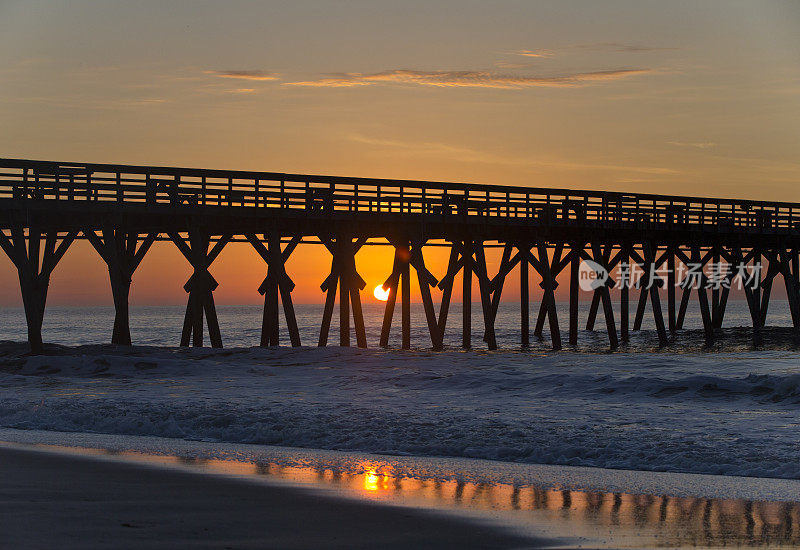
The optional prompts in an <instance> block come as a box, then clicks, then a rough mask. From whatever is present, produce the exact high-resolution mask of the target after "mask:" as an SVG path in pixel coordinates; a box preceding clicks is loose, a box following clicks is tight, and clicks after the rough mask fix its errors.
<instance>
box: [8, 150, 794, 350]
mask: <svg viewBox="0 0 800 550" xmlns="http://www.w3.org/2000/svg"><path fill="white" fill-rule="evenodd" d="M0 216H2V218H1V220H0V229H1V230H2V231H0V246H1V247H2V249H3V250H4V251H5V253H6V254H7V255H8V256H9V258H10V259H11V261H12V262H13V263H14V265H15V266H16V268H17V270H18V272H19V281H20V288H21V292H22V299H23V303H24V307H25V315H26V320H27V324H28V339H29V342H30V345H31V348H32V350H33V351H40V350H41V349H42V320H43V316H44V311H45V302H46V298H47V289H48V285H49V280H50V276H51V274H52V272H53V269H54V268H55V267H56V265H57V264H58V262H59V260H60V259H61V258H62V257H63V256H64V254H65V253H66V252H67V250H68V248H69V246H70V244H71V243H72V242H73V241H74V240H75V239H87V240H88V241H89V242H90V243H91V244H92V245H93V247H94V248H95V249H96V250H97V252H98V254H99V255H100V256H101V257H102V259H103V260H104V261H105V263H106V264H107V266H108V271H109V275H110V280H111V289H112V293H113V298H114V306H115V309H116V318H115V322H114V328H113V333H112V336H111V340H112V342H113V343H116V344H130V343H131V338H130V328H129V324H128V294H129V291H130V285H131V280H132V277H133V275H134V272H135V271H136V268H137V266H138V265H139V264H140V262H141V261H142V259H143V258H144V256H145V254H146V253H147V251H148V250H149V248H150V246H151V245H152V244H153V243H154V242H155V241H171V242H172V243H174V244H175V246H177V248H178V249H179V250H180V252H181V253H182V254H183V256H184V257H185V258H186V260H187V261H188V262H189V263H190V264H191V266H192V267H193V269H194V272H193V274H192V276H191V277H190V279H189V280H188V281H187V282H186V284H185V285H184V288H185V290H186V292H187V293H188V295H189V297H188V304H187V308H186V317H185V320H184V326H183V332H182V336H181V345H183V346H188V345H189V344H190V343H191V344H193V345H195V346H201V345H202V344H203V336H204V330H203V326H204V319H205V324H206V325H207V328H208V335H209V340H210V342H211V345H212V346H215V347H219V346H222V336H221V334H220V330H219V325H218V323H217V315H216V310H215V306H214V295H213V291H214V289H215V288H216V287H217V282H216V281H215V280H214V277H213V276H212V275H211V273H210V271H209V268H210V267H211V265H212V263H213V262H214V260H215V259H216V258H217V256H218V255H219V253H220V252H221V251H222V249H223V248H224V247H225V246H226V244H228V243H230V242H233V241H247V242H250V243H251V244H252V246H253V247H254V248H255V249H256V251H257V252H258V253H259V255H260V256H261V257H262V258H263V259H264V262H265V264H266V277H265V279H264V282H263V283H262V284H261V286H260V287H259V288H258V292H259V293H261V294H262V295H264V319H263V325H262V332H261V344H262V345H265V346H267V345H277V344H278V326H279V323H278V318H279V315H280V311H279V309H280V306H281V305H282V308H283V313H284V316H285V318H286V326H287V330H288V333H289V338H290V341H291V344H292V345H293V346H299V345H300V343H301V342H300V335H299V331H298V327H297V321H296V318H295V313H294V307H293V305H292V290H293V289H294V283H293V282H292V280H291V278H290V276H289V275H288V274H287V273H286V270H285V267H284V266H285V262H286V260H287V259H288V258H289V256H290V255H291V254H292V252H293V251H294V250H295V249H296V247H297V246H298V245H300V244H301V243H303V244H305V243H313V244H316V245H320V246H323V247H324V248H325V249H327V251H328V252H329V253H330V256H331V268H330V273H329V275H328V276H327V278H325V280H324V281H322V284H321V289H322V291H323V292H325V293H326V301H325V309H324V313H323V317H322V322H321V330H320V336H319V341H318V344H319V345H320V346H324V345H326V344H327V341H328V333H329V331H330V324H331V320H332V317H333V314H334V309H335V304H336V301H337V294H338V302H339V327H340V328H339V344H340V345H342V346H347V345H350V320H351V316H352V321H353V327H354V329H355V331H354V332H355V336H356V342H357V344H358V345H359V346H362V347H365V346H366V345H367V339H366V332H365V328H364V318H363V314H362V310H361V298H360V292H361V290H363V288H364V286H365V284H366V283H365V282H364V280H363V279H362V278H361V277H360V276H359V274H358V271H357V268H356V261H355V254H356V252H357V251H358V250H359V249H360V248H361V247H362V246H363V245H364V244H366V243H367V242H370V243H374V242H378V243H383V244H386V245H388V246H393V247H394V249H395V255H394V261H393V265H391V266H387V274H388V278H387V280H386V284H385V285H384V286H385V288H388V289H389V290H390V294H389V300H388V302H387V303H386V313H385V316H384V321H383V327H382V330H381V337H380V342H379V343H380V345H382V346H386V345H388V343H389V332H390V327H391V323H392V318H393V313H394V309H395V305H396V301H397V294H398V292H399V294H400V302H401V325H402V330H401V335H402V342H401V345H402V347H403V348H408V347H409V346H410V313H409V312H410V294H411V290H410V288H411V269H410V268H412V267H413V268H414V271H415V273H416V279H417V281H418V284H419V288H420V295H421V298H422V304H423V307H424V311H425V317H426V320H427V325H428V332H429V334H430V339H431V345H432V347H433V348H434V349H439V348H441V347H442V342H443V335H444V333H445V330H446V326H447V315H448V310H449V306H450V302H451V295H452V291H453V287H454V284H455V278H456V276H457V275H459V274H461V281H462V284H463V290H462V292H463V300H462V302H463V308H462V309H463V313H462V314H463V345H464V346H465V347H469V346H470V345H471V340H470V338H471V333H472V331H471V305H472V279H473V277H474V278H475V279H477V282H478V288H479V297H480V307H481V310H482V313H483V321H484V340H485V341H486V343H487V345H488V347H489V348H490V349H494V348H496V347H497V344H496V339H495V331H494V323H495V318H496V315H497V309H498V305H499V302H500V297H501V294H502V292H503V287H504V281H505V279H506V277H507V276H508V274H509V273H510V272H511V271H512V270H514V269H518V270H519V271H520V282H521V286H520V296H521V299H520V303H521V312H520V327H521V343H522V345H523V346H526V345H528V344H529V341H530V340H529V338H530V332H531V331H530V328H531V324H530V317H529V315H530V313H529V311H530V305H531V304H530V295H529V283H530V275H529V271H530V269H531V268H532V270H533V273H534V274H535V279H538V282H539V283H540V286H541V288H542V289H543V296H542V299H541V301H540V303H539V308H538V315H537V316H536V321H535V325H534V330H533V333H534V335H536V336H537V337H541V336H542V335H543V333H544V331H545V325H546V326H547V328H548V330H549V336H550V339H551V342H552V346H553V348H554V349H560V348H561V347H562V336H561V328H560V325H559V319H558V317H557V313H556V301H555V289H556V287H557V286H558V277H559V275H560V274H561V273H562V272H564V271H566V270H567V269H568V270H569V273H570V277H569V281H570V283H569V285H570V286H569V303H570V307H569V320H568V321H569V327H568V339H569V342H570V344H575V343H577V337H578V305H579V301H578V293H579V290H580V289H579V286H578V282H579V277H580V269H581V261H583V260H590V261H592V262H595V265H597V266H600V267H602V268H603V269H604V270H606V271H607V272H609V273H610V272H612V271H613V270H614V269H615V268H617V269H618V268H619V267H620V266H623V265H625V266H633V267H636V268H638V269H640V270H641V272H642V273H643V274H644V275H643V280H644V281H648V282H649V283H652V284H642V285H640V287H639V288H632V289H631V288H629V287H630V285H627V284H623V285H621V287H620V305H619V311H618V312H617V315H615V311H614V308H613V306H612V301H611V294H610V288H611V287H612V286H613V285H614V281H613V279H612V278H609V279H608V280H607V281H606V282H605V284H602V285H600V286H598V287H597V288H596V289H594V290H593V293H594V294H593V300H592V302H591V305H590V309H589V317H588V322H587V329H589V330H591V329H593V328H594V325H595V321H596V319H597V316H598V314H599V313H600V311H601V308H602V316H603V319H604V321H605V327H606V332H607V333H608V338H609V344H610V346H611V347H612V348H615V347H617V346H618V345H619V342H620V341H623V342H625V341H627V340H628V337H629V330H630V329H631V328H632V329H633V330H638V329H639V328H640V327H641V324H642V319H643V318H644V316H645V314H647V310H648V309H649V310H650V312H651V313H652V315H653V317H654V320H655V325H656V329H657V333H658V339H659V344H661V345H665V344H667V343H668V341H669V333H674V332H675V331H676V330H679V329H680V328H681V327H682V325H683V321H684V317H685V314H686V309H687V306H688V304H689V301H690V299H691V295H692V294H695V295H696V299H697V300H698V303H699V306H700V311H701V314H702V321H703V328H704V331H705V336H706V341H707V342H709V343H710V342H711V341H712V340H713V337H714V329H715V328H719V327H721V326H722V321H723V318H724V315H725V308H726V304H727V301H728V297H729V294H730V286H731V283H733V282H734V281H735V280H737V278H738V279H743V278H745V276H746V275H747V278H748V284H745V285H743V287H744V293H745V296H746V298H747V303H748V306H749V311H750V316H751V320H752V327H753V329H754V331H755V332H756V333H757V332H758V331H759V330H760V329H761V328H762V327H763V326H764V324H765V322H766V317H767V311H768V307H769V302H770V294H771V290H772V287H773V285H774V281H775V279H776V278H777V277H778V276H780V278H781V279H783V282H784V285H785V289H786V294H787V296H788V301H789V306H790V310H791V316H792V321H793V325H794V327H795V329H798V328H800V301H798V290H799V289H800V279H799V278H798V276H799V275H800V267H799V263H800V255H799V253H798V249H800V204H793V203H783V202H765V201H749V200H726V199H711V198H696V197H681V196H667V195H651V194H638V193H620V192H601V191H576V190H570V189H539V188H529V187H506V186H495V185H472V184H458V183H442V182H427V181H403V180H388V179H366V178H346V177H331V176H312V175H301V174H281V173H271V172H247V171H233V170H201V169H189V168H167V167H153V166H125V165H110V164H83V163H74V162H49V161H34V160H19V159H0ZM431 244H437V245H442V244H444V245H447V246H449V247H450V250H451V252H450V259H449V262H448V265H447V270H446V272H445V273H444V274H443V275H442V277H441V278H437V277H436V276H435V275H434V274H433V273H431V272H430V271H429V270H428V268H427V267H426V265H425V260H424V248H425V246H426V245H431ZM497 246H499V247H502V248H503V255H502V259H501V261H500V264H499V266H498V271H497V273H495V274H492V273H490V272H489V270H488V267H487V262H486V256H485V249H486V248H487V247H497ZM762 263H764V264H765V265H766V266H767V268H766V269H764V270H762V271H758V270H757V269H756V270H754V269H751V268H754V267H755V266H757V265H761V264H762ZM697 266H700V271H698V270H697V269H696V268H697ZM709 266H712V267H713V266H726V267H725V270H724V271H723V272H722V274H721V281H718V282H722V283H723V284H719V285H717V286H714V288H713V289H711V288H709V284H707V283H708V279H709V275H708V268H709ZM730 266H738V267H739V268H738V269H731V268H730ZM692 267H694V268H695V269H694V270H692V269H691V268H692ZM679 268H680V269H679ZM745 268H747V269H745ZM703 270H705V271H703ZM680 271H686V273H685V274H684V275H683V277H682V278H681V280H676V277H678V273H679V272H680ZM662 272H663V275H662ZM753 273H755V279H754V278H753V276H752V274H753ZM534 282H537V281H536V280H535V281H534ZM434 287H436V288H438V289H439V290H441V293H442V295H441V300H440V303H439V305H438V311H437V307H436V304H435V303H434V300H433V296H432V292H431V291H432V289H433V288H434ZM663 287H666V289H665V290H666V298H665V302H666V303H665V304H662V295H661V292H660V291H659V288H663ZM254 291H255V289H254ZM631 292H638V298H636V302H637V303H636V309H635V313H634V315H633V326H632V327H631V323H630V318H631V312H630V300H631V296H630V294H631ZM679 294H680V297H679V296H678V295H679ZM648 303H649V307H648ZM664 309H666V320H665V316H664Z"/></svg>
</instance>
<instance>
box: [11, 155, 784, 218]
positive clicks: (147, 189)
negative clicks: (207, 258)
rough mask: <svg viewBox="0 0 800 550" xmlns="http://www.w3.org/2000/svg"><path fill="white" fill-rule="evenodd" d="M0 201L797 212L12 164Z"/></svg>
mask: <svg viewBox="0 0 800 550" xmlns="http://www.w3.org/2000/svg"><path fill="white" fill-rule="evenodd" d="M0 199H12V200H15V201H70V202H78V201H85V202H98V203H101V202H102V203H113V202H116V203H121V204H131V205H143V206H146V205H172V206H176V207H224V208H255V209H261V208H263V209H271V208H274V209H286V210H304V211H307V212H310V213H315V214H317V215H321V216H324V215H325V214H331V215H332V214H334V213H365V212H366V213H386V214H415V215H420V214H422V215H429V216H441V217H443V218H445V219H451V220H452V221H454V222H455V221H457V220H458V219H459V218H461V219H465V220H475V219H478V218H486V219H488V220H491V221H494V222H499V223H503V221H507V222H509V223H525V222H529V223H531V224H537V225H559V224H561V225H581V224H593V223H595V224H601V225H604V224H613V225H627V224H631V225H634V226H642V225H645V226H651V225H660V224H665V225H669V226H671V227H681V226H686V227H687V228H688V227H691V226H702V227H704V228H706V229H711V228H716V229H717V230H734V229H742V230H751V231H757V232H787V231H788V232H792V233H794V232H798V231H800V204H798V203H785V202H767V201H751V200H728V199H715V198H699V197H686V196H669V195H653V194H641V193H622V192H610V191H578V190H570V189H546V188H533V187H509V186H497V185H479V184H459V183H443V182H428V181H413V180H389V179H369V178H347V177H334V176H313V175H302V174H284V173H273V172H247V171H227V170H203V169H189V168H165V167H148V166H128V165H111V164H77V163H56V162H44V161H32V160H18V159H0Z"/></svg>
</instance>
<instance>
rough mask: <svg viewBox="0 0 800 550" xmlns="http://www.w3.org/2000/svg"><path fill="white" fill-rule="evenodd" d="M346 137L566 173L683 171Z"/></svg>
mask: <svg viewBox="0 0 800 550" xmlns="http://www.w3.org/2000/svg"><path fill="white" fill-rule="evenodd" d="M345 137H346V138H347V139H349V140H350V141H353V142H357V143H362V144H365V145H371V146H374V147H381V148H385V149H390V150H391V151H392V152H393V153H395V154H405V155H412V156H433V157H436V158H446V159H450V160H456V161H459V162H475V163H483V164H497V165H504V166H520V167H532V168H546V169H552V170H562V171H604V172H619V173H620V174H647V175H651V176H674V175H678V174H680V171H679V170H675V169H673V168H666V167H660V166H642V165H624V164H600V163H586V162H577V161H570V160H563V159H542V158H535V157H533V156H530V157H528V156H524V157H519V156H511V155H502V154H496V153H492V152H487V151H481V150H478V149H473V148H470V147H462V146H459V145H451V144H447V143H441V142H406V141H400V140H392V139H383V138H372V137H368V136H363V135H360V134H348V135H346V136H345Z"/></svg>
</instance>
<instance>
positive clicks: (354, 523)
mask: <svg viewBox="0 0 800 550" xmlns="http://www.w3.org/2000/svg"><path fill="white" fill-rule="evenodd" d="M0 465H1V466H2V467H0V494H2V497H3V498H0V543H1V544H2V545H3V546H7V547H9V548H12V547H13V548H43V547H59V548H86V547H92V548H133V547H135V548H154V549H155V548H203V547H205V548H264V547H279V548H298V549H299V548H320V547H323V546H324V547H327V548H397V549H400V548H410V547H414V548H454V549H455V548H467V547H473V548H540V547H545V544H546V546H553V545H554V544H555V543H554V541H544V540H543V539H534V538H532V537H526V536H522V535H518V534H512V533H510V532H509V531H508V530H503V529H500V528H499V527H497V526H492V525H489V524H488V523H480V522H476V521H468V520H466V519H463V518H456V517H449V516H445V515H442V514H434V513H431V512H429V511H422V510H413V509H409V508H401V507H395V506H386V505H376V504H374V503H366V502H355V501H351V500H346V499H339V498H335V497H333V496H330V495H322V494H318V493H316V492H313V491H303V490H300V489H296V488H289V487H283V486H279V485H273V486H268V485H258V484H253V483H246V482H243V481H242V480H237V479H234V478H230V477H227V478H226V477H221V476H214V475H208V474H203V473H201V472H193V471H189V470H177V469H167V468H162V467H153V466H152V465H150V466H148V465H144V464H134V463H131V462H123V461H117V460H98V459H96V458H93V457H89V456H78V455H70V454H68V453H59V452H55V451H52V450H41V449H38V450H37V449H24V448H19V447H17V448H13V447H11V446H4V447H0Z"/></svg>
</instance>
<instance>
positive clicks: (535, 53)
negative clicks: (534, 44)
mask: <svg viewBox="0 0 800 550" xmlns="http://www.w3.org/2000/svg"><path fill="white" fill-rule="evenodd" d="M513 53H514V54H516V55H521V56H523V57H553V56H554V55H555V52H554V51H553V50H517V51H515V52H513Z"/></svg>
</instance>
